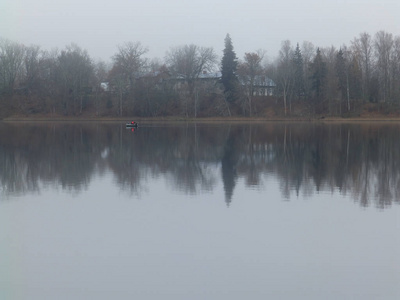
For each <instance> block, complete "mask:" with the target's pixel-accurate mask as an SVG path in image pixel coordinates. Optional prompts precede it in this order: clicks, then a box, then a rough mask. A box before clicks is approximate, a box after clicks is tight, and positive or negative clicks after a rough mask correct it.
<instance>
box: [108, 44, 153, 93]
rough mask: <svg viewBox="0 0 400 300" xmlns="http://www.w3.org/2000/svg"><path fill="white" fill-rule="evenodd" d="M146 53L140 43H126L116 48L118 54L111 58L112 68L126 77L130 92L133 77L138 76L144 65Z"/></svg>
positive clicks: (145, 49)
mask: <svg viewBox="0 0 400 300" xmlns="http://www.w3.org/2000/svg"><path fill="white" fill-rule="evenodd" d="M147 52H148V48H147V47H144V46H143V45H142V44H141V43H140V42H135V43H133V42H127V43H125V44H123V45H120V46H118V52H117V53H116V54H115V55H114V56H113V62H114V66H116V67H117V68H118V69H120V70H121V72H122V75H123V76H125V77H126V79H127V81H128V82H129V87H130V90H133V86H134V80H135V76H138V75H140V73H141V72H142V71H143V68H144V66H145V65H146V62H147V60H146V59H145V58H143V55H144V54H146V53H147Z"/></svg>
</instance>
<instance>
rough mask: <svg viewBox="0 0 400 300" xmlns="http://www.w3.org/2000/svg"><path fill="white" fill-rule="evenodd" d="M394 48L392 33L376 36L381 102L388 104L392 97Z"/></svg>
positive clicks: (380, 32)
mask: <svg viewBox="0 0 400 300" xmlns="http://www.w3.org/2000/svg"><path fill="white" fill-rule="evenodd" d="M392 47H393V36H392V34H391V33H387V32H385V31H379V32H377V33H376V35H375V55H376V57H377V70H378V78H379V82H380V88H381V89H380V90H381V101H382V102H386V101H388V100H389V99H390V97H391V89H390V87H391V78H390V58H391V57H390V56H391V51H392Z"/></svg>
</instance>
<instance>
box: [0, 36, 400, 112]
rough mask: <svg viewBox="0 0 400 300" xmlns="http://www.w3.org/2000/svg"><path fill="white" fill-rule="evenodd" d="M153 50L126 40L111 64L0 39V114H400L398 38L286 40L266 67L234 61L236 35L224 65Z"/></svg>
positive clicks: (195, 50)
mask: <svg viewBox="0 0 400 300" xmlns="http://www.w3.org/2000/svg"><path fill="white" fill-rule="evenodd" d="M147 52H148V49H147V48H146V47H145V46H143V45H142V44H141V43H140V42H127V43H125V44H123V45H120V46H118V47H117V51H116V53H115V54H114V55H113V56H112V57H111V62H110V63H108V62H104V61H94V60H93V59H92V58H91V57H90V55H89V53H88V52H87V51H85V50H83V49H82V48H80V47H79V46H77V45H75V44H72V45H69V46H67V47H65V49H62V50H57V49H54V50H51V51H46V50H42V49H41V48H40V47H39V46H24V45H22V44H19V43H16V42H13V41H10V40H6V39H2V40H0V108H1V110H2V115H3V116H4V115H5V114H12V113H23V114H47V115H48V114H57V115H68V116H72V115H82V114H83V115H84V114H87V115H96V116H133V115H134V116H152V117H156V116H168V115H175V116H177V115H182V116H186V117H198V116H199V117H205V116H221V115H237V116H266V115H270V111H269V112H268V109H269V110H271V108H273V113H274V114H277V115H288V116H313V115H316V114H324V115H332V116H349V115H357V114H359V113H361V112H362V111H363V110H365V108H366V107H370V108H371V109H375V108H377V109H380V110H381V112H384V113H391V112H397V110H398V109H399V107H400V36H393V35H392V34H391V33H388V32H385V31H379V32H377V33H376V34H375V35H373V36H371V35H370V34H368V33H361V34H360V35H359V36H358V37H355V38H354V39H353V40H352V41H351V42H350V45H342V46H340V47H339V48H335V47H333V46H332V47H329V48H320V47H316V46H314V45H313V44H312V43H310V42H303V43H302V44H299V43H297V44H295V45H294V44H292V43H291V42H290V41H284V42H282V45H281V49H280V51H279V55H278V56H277V58H276V59H274V60H273V61H269V62H267V61H266V59H265V55H264V54H265V51H262V50H257V51H253V52H248V53H245V55H244V57H243V58H241V59H239V58H237V56H236V53H235V51H234V47H233V43H232V40H231V38H230V36H229V35H227V36H226V38H225V49H224V52H223V56H222V58H221V59H219V58H218V56H217V54H216V53H215V51H214V49H213V48H207V47H201V46H197V45H184V46H180V47H173V48H171V49H170V50H169V51H168V52H167V53H166V55H165V57H164V58H163V59H148V58H147V57H146V54H147ZM270 79H271V80H270ZM102 83H103V84H102ZM267 89H268V92H266V90H267ZM0 117H1V115H0Z"/></svg>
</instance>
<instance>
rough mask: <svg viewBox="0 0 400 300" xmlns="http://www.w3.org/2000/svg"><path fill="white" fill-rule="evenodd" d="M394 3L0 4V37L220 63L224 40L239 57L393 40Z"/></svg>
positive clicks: (97, 0)
mask: <svg viewBox="0 0 400 300" xmlns="http://www.w3.org/2000/svg"><path fill="white" fill-rule="evenodd" d="M399 14H400V0H347V1H345V0H336V1H333V0H325V1H323V0H303V1H299V0H287V1H276V0H275V1H266V0H264V1H260V0H246V1H238V0H230V1H225V0H224V1H216V0H213V1H211V0H187V1H183V0H141V1H137V0H131V1H129V0H0V37H4V38H8V39H11V40H13V41H18V42H21V43H24V44H26V45H30V44H36V45H39V46H41V47H42V48H43V49H45V50H50V49H52V48H55V47H58V48H64V47H65V46H66V45H68V44H70V43H72V42H74V43H76V44H77V45H78V46H80V47H82V48H84V49H86V50H88V52H89V54H90V56H91V57H92V58H93V59H98V58H101V59H103V60H106V61H108V60H109V59H110V57H111V56H112V55H113V54H114V53H115V52H116V49H117V45H119V44H123V43H124V42H127V41H134V42H135V41H140V42H141V43H142V44H143V45H144V46H147V47H148V48H149V52H148V54H147V56H148V57H149V58H153V57H158V58H161V59H162V58H164V56H165V53H166V51H167V50H168V49H169V48H170V47H171V46H180V45H185V44H191V43H193V44H196V45H199V46H207V47H213V48H214V49H215V51H216V53H217V54H218V55H219V56H222V50H223V48H224V38H225V35H226V33H229V34H230V35H231V37H232V41H233V46H234V49H235V51H236V53H237V55H238V56H239V57H240V58H241V57H243V54H244V53H245V52H251V51H256V50H257V49H264V50H266V52H267V57H268V58H270V59H272V58H274V57H276V55H277V54H278V51H279V48H280V45H281V42H282V41H283V40H290V41H291V42H292V43H293V44H294V45H295V44H296V43H297V42H299V43H302V42H303V41H309V42H312V43H313V44H314V45H315V46H319V47H326V46H331V45H333V46H335V47H340V46H341V45H342V44H350V41H351V40H352V39H353V38H354V37H356V36H358V35H359V34H360V33H361V32H364V31H365V32H368V33H370V34H371V35H374V34H375V33H376V32H377V31H379V30H385V31H387V32H389V33H392V34H393V35H394V36H396V35H400V17H399Z"/></svg>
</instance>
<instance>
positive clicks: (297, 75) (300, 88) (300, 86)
mask: <svg viewBox="0 0 400 300" xmlns="http://www.w3.org/2000/svg"><path fill="white" fill-rule="evenodd" d="M293 65H294V83H293V85H294V86H293V88H294V92H295V94H296V96H297V98H298V99H300V97H301V96H302V95H304V92H305V89H304V68H303V67H304V66H303V56H302V55H301V50H300V46H299V43H297V46H296V50H295V51H294V55H293Z"/></svg>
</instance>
